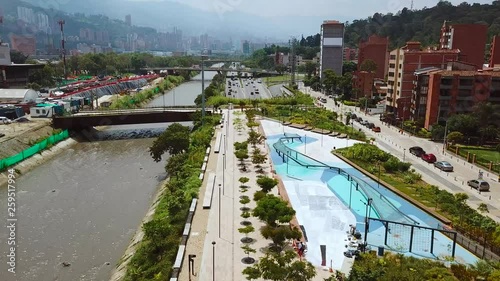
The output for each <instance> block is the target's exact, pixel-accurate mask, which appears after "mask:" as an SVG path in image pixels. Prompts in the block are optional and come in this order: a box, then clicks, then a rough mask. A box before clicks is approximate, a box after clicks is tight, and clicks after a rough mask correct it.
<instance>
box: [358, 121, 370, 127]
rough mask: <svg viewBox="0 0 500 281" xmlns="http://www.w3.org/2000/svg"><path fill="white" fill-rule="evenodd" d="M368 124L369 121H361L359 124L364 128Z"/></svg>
mask: <svg viewBox="0 0 500 281" xmlns="http://www.w3.org/2000/svg"><path fill="white" fill-rule="evenodd" d="M368 123H370V122H368V121H366V120H361V121H360V122H359V124H361V125H363V126H366V125H368Z"/></svg>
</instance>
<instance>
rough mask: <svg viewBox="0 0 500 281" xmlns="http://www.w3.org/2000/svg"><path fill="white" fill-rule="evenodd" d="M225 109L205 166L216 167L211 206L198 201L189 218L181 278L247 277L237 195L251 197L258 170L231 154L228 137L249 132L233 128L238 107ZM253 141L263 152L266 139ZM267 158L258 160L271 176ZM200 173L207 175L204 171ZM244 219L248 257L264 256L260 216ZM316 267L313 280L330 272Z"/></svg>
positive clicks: (244, 136) (241, 137) (233, 139)
mask: <svg viewBox="0 0 500 281" xmlns="http://www.w3.org/2000/svg"><path fill="white" fill-rule="evenodd" d="M224 114H225V116H226V118H225V122H224V124H223V128H218V129H217V131H218V132H222V135H223V141H222V142H221V150H220V153H218V154H215V153H213V152H211V154H210V159H209V163H208V166H207V174H208V173H210V172H216V175H217V177H216V188H215V189H214V193H213V200H212V206H211V209H209V210H204V209H203V208H202V206H201V205H202V204H201V202H200V203H199V204H198V207H197V210H196V213H195V216H194V219H193V229H192V232H191V234H190V236H189V240H188V243H187V250H186V257H185V259H184V263H183V268H182V271H181V274H180V277H179V280H181V281H188V280H193V281H194V280H200V281H208V280H220V281H226V280H227V281H233V280H234V281H240V280H241V281H243V280H246V278H245V277H244V276H243V274H242V273H241V272H242V271H243V269H244V268H245V267H246V265H244V264H243V263H242V262H241V260H242V258H244V257H246V254H245V253H244V252H243V250H242V249H241V246H242V245H243V243H241V242H240V239H241V238H243V237H244V236H245V235H244V234H241V233H239V231H238V228H241V227H243V226H242V225H241V224H240V223H241V221H243V220H244V219H243V218H241V213H242V212H241V211H240V208H241V207H243V205H242V204H241V203H240V202H239V201H240V196H242V195H247V196H249V197H250V199H252V198H253V194H254V193H255V191H257V190H258V186H257V184H256V180H257V175H258V174H257V173H256V168H255V167H254V166H253V164H251V161H250V160H247V161H246V166H247V172H242V171H241V170H240V169H239V168H238V164H239V163H238V160H237V159H236V158H235V156H234V146H233V143H234V142H243V141H245V140H246V139H247V137H248V129H245V130H242V131H241V132H237V131H236V130H235V129H234V120H235V118H239V119H241V120H243V124H246V116H245V115H244V114H241V113H239V111H238V110H225V111H224ZM240 114H241V115H240ZM228 116H229V118H228ZM213 144H214V141H213V142H212V145H213ZM258 147H259V148H260V149H261V150H262V151H263V152H268V150H267V148H266V145H265V143H263V144H261V145H259V146H258ZM224 148H225V149H224ZM212 151H213V149H212ZM251 151H252V149H249V152H250V153H251ZM269 161H270V160H269V159H268V160H267V162H266V163H265V164H264V165H263V167H264V171H265V173H266V174H267V176H271V171H270V164H269V163H270V162H269ZM240 177H247V178H249V179H250V181H249V182H248V183H247V184H246V185H247V186H250V188H249V190H248V191H247V192H246V193H242V192H241V191H240V188H239V186H240V185H241V184H240V183H239V181H238V180H239V178H240ZM205 178H207V176H206V177H205ZM219 185H220V187H219ZM205 191H206V179H205V181H204V183H203V186H202V189H201V191H200V196H199V197H200V198H203V196H204V192H205ZM274 194H275V195H277V190H275V191H274ZM219 200H220V201H219ZM219 206H220V207H219ZM247 207H250V208H254V207H255V202H253V200H251V202H250V203H249V204H247ZM246 220H248V221H251V222H252V225H253V226H254V228H255V231H254V232H252V233H250V234H249V235H248V236H249V237H251V238H254V239H255V240H256V241H255V242H254V243H252V244H250V246H251V247H252V248H253V249H255V250H256V251H257V253H255V254H250V257H253V258H255V259H258V258H259V257H262V256H263V252H262V251H263V249H264V248H265V247H266V246H267V245H268V244H269V243H270V240H266V239H265V238H263V237H262V236H261V235H260V231H259V229H260V227H261V226H263V224H262V223H261V222H259V221H258V220H257V219H256V218H254V217H250V218H248V219H246ZM213 242H215V245H213V244H212V243H213ZM189 254H195V255H196V258H195V267H194V272H195V273H196V275H194V276H193V275H191V279H189V274H188V261H187V259H188V257H187V255H189ZM214 257H215V259H214ZM214 269H215V270H214ZM317 273H318V275H317V278H316V279H314V280H323V279H324V278H327V277H328V276H329V273H328V272H325V271H323V269H321V268H318V269H317ZM214 274H215V275H214Z"/></svg>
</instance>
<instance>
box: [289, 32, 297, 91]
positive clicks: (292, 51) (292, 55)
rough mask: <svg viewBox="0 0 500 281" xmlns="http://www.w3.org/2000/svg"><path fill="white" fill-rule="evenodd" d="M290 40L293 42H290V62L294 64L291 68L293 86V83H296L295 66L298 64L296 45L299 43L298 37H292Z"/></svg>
mask: <svg viewBox="0 0 500 281" xmlns="http://www.w3.org/2000/svg"><path fill="white" fill-rule="evenodd" d="M290 42H291V44H290V62H291V64H292V66H291V68H290V72H291V77H290V80H291V81H290V83H291V86H292V87H293V85H295V67H296V65H297V62H296V56H295V46H296V45H297V39H295V37H292V40H290Z"/></svg>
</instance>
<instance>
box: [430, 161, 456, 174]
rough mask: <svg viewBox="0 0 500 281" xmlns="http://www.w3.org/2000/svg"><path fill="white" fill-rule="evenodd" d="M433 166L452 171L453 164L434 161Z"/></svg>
mask: <svg viewBox="0 0 500 281" xmlns="http://www.w3.org/2000/svg"><path fill="white" fill-rule="evenodd" d="M434 167H436V168H438V169H439V170H441V171H445V172H453V165H451V164H450V163H449V162H446V161H438V162H436V163H434Z"/></svg>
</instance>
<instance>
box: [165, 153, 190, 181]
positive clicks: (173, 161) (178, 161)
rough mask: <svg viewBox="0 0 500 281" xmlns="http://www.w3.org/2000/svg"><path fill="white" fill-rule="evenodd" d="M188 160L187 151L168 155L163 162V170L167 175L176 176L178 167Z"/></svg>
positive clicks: (178, 170)
mask: <svg viewBox="0 0 500 281" xmlns="http://www.w3.org/2000/svg"><path fill="white" fill-rule="evenodd" d="M187 160H188V154H187V153H178V154H174V155H172V156H170V158H168V160H167V164H165V170H166V171H167V174H168V175H169V176H178V175H179V172H180V169H181V168H182V167H183V166H184V164H185V163H186V162H187Z"/></svg>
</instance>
